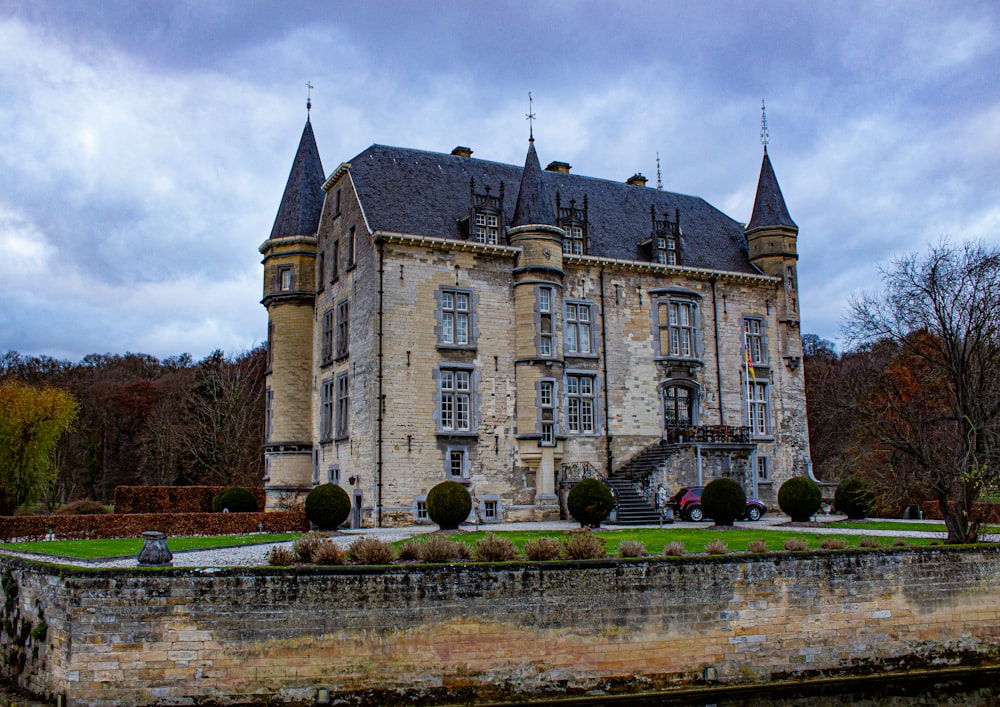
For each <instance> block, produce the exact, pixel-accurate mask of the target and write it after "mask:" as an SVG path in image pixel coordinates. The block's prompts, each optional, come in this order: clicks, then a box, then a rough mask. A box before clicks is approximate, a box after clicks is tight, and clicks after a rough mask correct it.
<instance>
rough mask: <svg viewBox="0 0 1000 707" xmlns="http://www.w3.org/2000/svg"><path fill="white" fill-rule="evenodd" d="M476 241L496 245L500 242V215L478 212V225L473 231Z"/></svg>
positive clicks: (473, 237)
mask: <svg viewBox="0 0 1000 707" xmlns="http://www.w3.org/2000/svg"><path fill="white" fill-rule="evenodd" d="M472 239H473V240H474V241H476V243H487V244H489V245H496V244H497V243H499V242H500V217H499V216H497V214H493V213H488V212H484V211H477V212H476V225H475V227H474V229H473V231H472Z"/></svg>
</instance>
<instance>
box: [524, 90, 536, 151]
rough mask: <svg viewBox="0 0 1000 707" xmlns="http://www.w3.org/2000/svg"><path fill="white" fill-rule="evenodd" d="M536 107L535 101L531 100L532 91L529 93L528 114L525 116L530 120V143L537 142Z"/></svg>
mask: <svg viewBox="0 0 1000 707" xmlns="http://www.w3.org/2000/svg"><path fill="white" fill-rule="evenodd" d="M533 105H534V100H533V99H532V98H531V91H528V112H527V113H526V114H525V116H524V117H525V118H527V119H528V141H529V142H534V141H535V112H534V110H532V108H533Z"/></svg>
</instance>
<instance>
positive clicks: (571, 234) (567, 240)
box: [556, 192, 588, 255]
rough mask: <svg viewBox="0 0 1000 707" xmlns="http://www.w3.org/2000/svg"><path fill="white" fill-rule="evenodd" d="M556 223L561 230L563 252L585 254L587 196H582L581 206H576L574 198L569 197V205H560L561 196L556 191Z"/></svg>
mask: <svg viewBox="0 0 1000 707" xmlns="http://www.w3.org/2000/svg"><path fill="white" fill-rule="evenodd" d="M556 219H557V225H558V226H559V227H560V228H561V229H562V230H563V233H564V235H563V242H562V249H563V253H567V254H570V255H586V253H587V225H588V222H587V197H586V195H585V196H584V197H583V208H582V209H579V208H577V206H576V199H570V201H569V206H563V205H562V196H561V195H560V194H559V192H556Z"/></svg>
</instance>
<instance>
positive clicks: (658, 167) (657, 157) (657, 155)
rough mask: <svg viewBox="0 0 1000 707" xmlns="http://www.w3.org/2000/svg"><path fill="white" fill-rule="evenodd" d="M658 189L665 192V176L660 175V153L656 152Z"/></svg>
mask: <svg viewBox="0 0 1000 707" xmlns="http://www.w3.org/2000/svg"><path fill="white" fill-rule="evenodd" d="M656 188H657V189H659V190H660V191H663V175H662V174H661V173H660V151H659V150H657V151H656Z"/></svg>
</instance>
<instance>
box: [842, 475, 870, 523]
mask: <svg viewBox="0 0 1000 707" xmlns="http://www.w3.org/2000/svg"><path fill="white" fill-rule="evenodd" d="M833 505H834V507H835V508H836V509H837V510H838V511H840V512H841V513H843V514H844V515H846V516H847V517H848V518H850V519H851V520H861V519H862V518H866V517H868V514H869V513H871V512H872V507H873V506H874V505H875V494H873V493H872V489H871V486H869V485H868V482H867V481H865V480H864V479H859V478H858V477H857V476H850V477H848V478H846V479H844V480H843V481H841V482H840V485H839V486H837V491H836V492H835V493H834V495H833Z"/></svg>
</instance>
